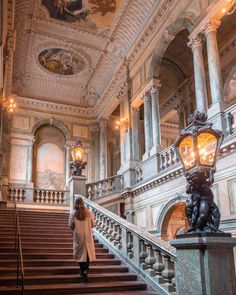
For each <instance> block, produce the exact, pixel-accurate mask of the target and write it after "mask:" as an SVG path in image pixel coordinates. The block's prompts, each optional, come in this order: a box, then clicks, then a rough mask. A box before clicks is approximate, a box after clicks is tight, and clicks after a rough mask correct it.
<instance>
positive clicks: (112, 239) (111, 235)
mask: <svg viewBox="0 0 236 295" xmlns="http://www.w3.org/2000/svg"><path fill="white" fill-rule="evenodd" d="M113 233H114V221H113V220H110V228H109V238H108V240H109V242H111V243H112V242H113V241H114V235H113Z"/></svg>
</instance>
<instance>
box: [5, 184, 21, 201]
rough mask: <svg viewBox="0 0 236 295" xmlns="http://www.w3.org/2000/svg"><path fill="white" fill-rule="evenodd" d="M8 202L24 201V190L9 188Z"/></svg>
mask: <svg viewBox="0 0 236 295" xmlns="http://www.w3.org/2000/svg"><path fill="white" fill-rule="evenodd" d="M8 192H9V195H8V199H9V201H16V202H24V200H25V189H24V188H19V187H9V190H8Z"/></svg>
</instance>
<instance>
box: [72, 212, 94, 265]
mask: <svg viewBox="0 0 236 295" xmlns="http://www.w3.org/2000/svg"><path fill="white" fill-rule="evenodd" d="M74 215H75V211H72V212H71V214H70V217H69V226H70V228H71V229H72V230H73V231H74V232H73V255H74V260H75V261H76V262H86V261H87V255H88V257H89V261H94V260H96V254H95V247H94V241H93V233H92V228H93V226H94V224H95V221H94V217H93V213H92V212H91V211H89V215H88V216H87V217H86V219H85V220H78V219H76V218H75V217H74Z"/></svg>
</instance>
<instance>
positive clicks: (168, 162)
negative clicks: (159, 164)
mask: <svg viewBox="0 0 236 295" xmlns="http://www.w3.org/2000/svg"><path fill="white" fill-rule="evenodd" d="M165 159H166V160H165V163H166V167H165V168H168V167H169V166H170V151H166V152H165Z"/></svg>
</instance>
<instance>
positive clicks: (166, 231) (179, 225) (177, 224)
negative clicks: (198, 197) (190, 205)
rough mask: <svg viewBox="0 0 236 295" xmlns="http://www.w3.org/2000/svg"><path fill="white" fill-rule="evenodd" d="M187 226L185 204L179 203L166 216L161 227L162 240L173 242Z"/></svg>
mask: <svg viewBox="0 0 236 295" xmlns="http://www.w3.org/2000/svg"><path fill="white" fill-rule="evenodd" d="M187 226H188V222H187V217H186V215H185V203H183V202H180V203H177V204H175V205H173V206H172V207H171V208H170V209H169V210H168V211H167V213H166V215H165V216H164V219H163V222H162V226H161V238H162V239H163V240H166V241H169V240H173V239H174V238H175V237H176V234H178V233H181V232H182V231H183V230H184V229H186V228H187Z"/></svg>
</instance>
